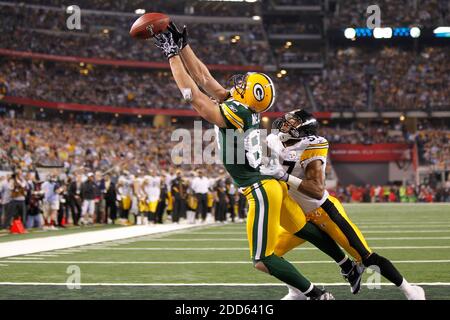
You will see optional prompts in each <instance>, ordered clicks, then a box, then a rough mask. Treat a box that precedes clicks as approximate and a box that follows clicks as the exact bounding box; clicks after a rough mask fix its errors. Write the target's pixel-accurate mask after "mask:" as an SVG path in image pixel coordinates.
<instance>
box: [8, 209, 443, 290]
mask: <svg viewBox="0 0 450 320" xmlns="http://www.w3.org/2000/svg"><path fill="white" fill-rule="evenodd" d="M346 208H347V212H348V214H349V216H350V217H351V218H352V219H353V221H354V222H355V223H356V224H357V225H358V226H359V227H360V229H361V230H362V232H363V233H364V235H365V236H366V239H367V240H368V242H369V245H371V247H372V248H373V249H375V250H376V251H377V252H378V253H380V254H382V255H384V256H386V257H388V258H390V259H391V260H392V261H393V262H394V263H395V264H396V266H397V267H398V269H399V270H400V271H401V272H402V273H403V274H404V276H406V278H407V279H408V280H409V281H410V282H414V283H422V284H423V286H424V288H425V291H426V294H427V298H428V299H450V205H420V204H407V205H347V206H346ZM47 235H48V233H47ZM8 237H9V236H4V237H2V240H3V241H5V240H7V238H8ZM29 237H30V236H29ZM14 240H17V237H15V238H14ZM286 258H287V259H288V260H290V261H292V262H294V263H295V265H296V266H297V267H298V268H299V269H300V270H301V272H302V273H303V274H304V275H306V276H307V277H309V278H310V279H311V280H312V281H313V282H315V283H319V284H320V285H321V286H322V285H323V286H325V287H326V288H327V289H328V290H329V291H331V292H332V293H333V294H334V296H335V297H336V298H337V299H403V296H402V294H401V293H399V291H398V290H397V289H396V288H395V287H392V286H385V285H382V286H381V287H379V288H373V289H368V288H366V287H363V290H362V292H361V294H359V295H357V296H352V295H351V294H350V293H349V288H348V286H346V285H345V283H344V280H343V279H342V277H341V276H340V274H339V269H338V267H337V266H336V265H335V264H334V262H331V261H330V259H328V257H327V256H325V255H324V254H323V253H321V252H320V251H318V250H317V249H315V248H313V247H311V246H310V245H309V244H305V245H303V246H301V247H300V248H297V249H296V250H294V251H293V252H291V253H289V254H288V255H287V256H286ZM69 266H78V267H79V268H80V271H81V289H69V288H68V287H67V286H66V281H67V280H68V277H69V276H70V274H68V273H67V269H68V267H69ZM373 279H374V275H373V274H366V276H365V280H364V282H366V281H367V280H369V281H370V282H371V283H372V282H376V281H375V280H376V278H375V280H373ZM382 281H383V282H384V281H385V280H384V279H383V280H382ZM0 283H2V284H0V299H24V298H26V299H28V298H35V299H114V298H117V299H280V298H281V297H282V296H283V295H284V294H285V293H286V289H285V288H284V287H283V286H280V284H279V282H278V281H277V280H276V279H275V278H272V277H270V276H268V275H266V274H263V273H261V272H257V271H255V270H254V269H253V267H252V264H251V262H250V259H249V253H248V248H247V241H246V234H245V225H244V224H227V225H220V226H208V227H202V228H196V229H190V230H186V231H183V232H176V233H170V234H163V235H154V236H145V237H140V238H133V239H128V240H120V241H115V242H108V243H102V244H96V245H90V246H84V247H78V248H75V249H67V250H57V251H51V252H45V253H41V254H31V255H26V256H19V257H11V258H4V259H1V260H0ZM6 283H9V284H6ZM83 284H85V285H84V286H83Z"/></svg>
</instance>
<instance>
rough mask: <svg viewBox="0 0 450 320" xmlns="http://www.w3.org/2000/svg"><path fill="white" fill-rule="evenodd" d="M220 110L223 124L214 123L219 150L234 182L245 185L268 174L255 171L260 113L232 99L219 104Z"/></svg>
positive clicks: (259, 146)
mask: <svg viewBox="0 0 450 320" xmlns="http://www.w3.org/2000/svg"><path fill="white" fill-rule="evenodd" d="M220 112H221V113H222V115H223V118H224V120H225V123H226V128H218V127H216V133H217V140H218V144H219V151H220V154H221V160H222V162H223V165H224V166H225V169H226V170H227V171H228V173H229V174H230V175H231V177H232V178H233V180H234V182H235V183H236V184H237V185H238V186H239V187H247V186H250V185H252V184H254V183H256V182H259V181H261V180H263V179H268V178H271V177H268V176H263V175H261V173H260V172H259V166H260V164H261V158H262V145H261V138H260V131H259V125H260V122H261V116H260V114H259V113H256V112H253V111H252V110H250V109H249V108H247V107H246V106H245V105H243V104H241V103H240V102H238V101H236V100H233V99H229V100H227V101H225V102H223V103H222V104H220Z"/></svg>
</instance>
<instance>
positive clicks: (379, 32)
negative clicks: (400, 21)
mask: <svg viewBox="0 0 450 320" xmlns="http://www.w3.org/2000/svg"><path fill="white" fill-rule="evenodd" d="M373 37H374V38H375V39H390V38H392V28H375V29H373Z"/></svg>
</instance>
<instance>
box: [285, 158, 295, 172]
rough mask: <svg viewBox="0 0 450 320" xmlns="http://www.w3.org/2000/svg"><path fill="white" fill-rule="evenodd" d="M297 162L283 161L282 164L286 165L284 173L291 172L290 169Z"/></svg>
mask: <svg viewBox="0 0 450 320" xmlns="http://www.w3.org/2000/svg"><path fill="white" fill-rule="evenodd" d="M296 163H297V162H295V161H283V166H287V167H288V169H287V170H286V173H288V174H291V173H292V171H293V170H294V167H295V164H296Z"/></svg>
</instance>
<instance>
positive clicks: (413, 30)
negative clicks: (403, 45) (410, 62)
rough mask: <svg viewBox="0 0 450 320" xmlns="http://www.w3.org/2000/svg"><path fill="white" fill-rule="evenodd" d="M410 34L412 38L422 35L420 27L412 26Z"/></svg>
mask: <svg viewBox="0 0 450 320" xmlns="http://www.w3.org/2000/svg"><path fill="white" fill-rule="evenodd" d="M409 34H410V35H411V37H412V38H418V37H420V29H419V28H417V27H412V28H411V30H410V31H409Z"/></svg>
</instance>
